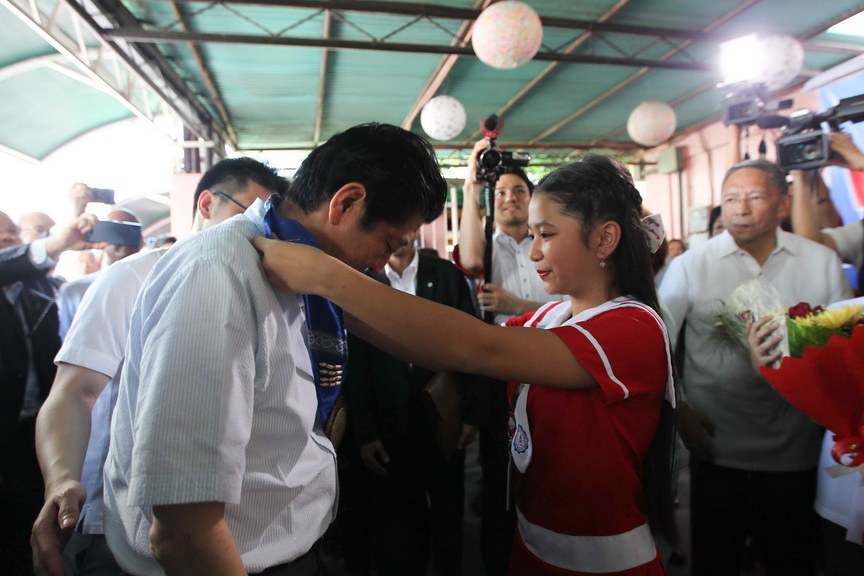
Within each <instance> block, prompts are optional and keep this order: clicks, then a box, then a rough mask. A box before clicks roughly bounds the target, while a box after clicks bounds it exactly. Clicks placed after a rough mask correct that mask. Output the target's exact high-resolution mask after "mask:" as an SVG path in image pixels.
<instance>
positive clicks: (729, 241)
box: [715, 226, 795, 258]
mask: <svg viewBox="0 0 864 576" xmlns="http://www.w3.org/2000/svg"><path fill="white" fill-rule="evenodd" d="M775 234H776V235H777V236H776V243H777V246H776V247H775V248H774V250H773V251H772V252H771V254H776V253H777V252H780V251H781V250H785V251H787V252H789V253H790V254H792V255H794V254H795V250H794V246H792V244H791V243H790V242H787V233H786V232H784V231H783V229H782V228H780V227H779V226H778V227H777V229H776V231H775ZM715 239H716V241H717V252H718V254H717V255H718V256H719V257H720V258H725V257H726V256H729V255H731V254H735V253H736V252H738V251H739V250H742V248H739V247H738V244H737V243H736V242H735V239H734V238H732V235H731V234H730V233H729V231H728V230H724V231H723V232H722V233H721V234H720V235H719V236H715Z"/></svg>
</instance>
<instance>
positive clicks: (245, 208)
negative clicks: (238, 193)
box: [210, 190, 249, 212]
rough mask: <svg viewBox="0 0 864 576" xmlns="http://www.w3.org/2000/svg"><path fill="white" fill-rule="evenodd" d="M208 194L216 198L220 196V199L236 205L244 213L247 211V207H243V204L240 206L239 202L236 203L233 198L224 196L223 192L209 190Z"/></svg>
mask: <svg viewBox="0 0 864 576" xmlns="http://www.w3.org/2000/svg"><path fill="white" fill-rule="evenodd" d="M210 192H212V193H213V194H215V195H216V196H221V197H223V198H225V199H226V200H229V201H231V202H233V203H234V204H236V205H237V206H239V207H240V208H242V209H243V211H244V212H245V211H246V210H248V209H249V207H248V206H244V205H243V204H241V203H240V202H238V201H237V200H235V199H234V198H232V197H231V196H229V195H228V194H225V193H224V192H220V191H219V190H210Z"/></svg>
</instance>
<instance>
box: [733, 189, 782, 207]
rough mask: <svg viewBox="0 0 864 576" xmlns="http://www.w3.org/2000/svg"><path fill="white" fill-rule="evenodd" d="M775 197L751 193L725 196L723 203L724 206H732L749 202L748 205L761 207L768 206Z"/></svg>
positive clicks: (762, 193)
mask: <svg viewBox="0 0 864 576" xmlns="http://www.w3.org/2000/svg"><path fill="white" fill-rule="evenodd" d="M773 197H774V194H769V193H767V192H751V193H750V194H744V195H741V196H737V195H732V194H729V195H728V196H724V197H723V199H722V201H723V205H724V206H732V205H733V204H737V203H739V202H747V204H749V205H751V206H761V205H763V204H766V203H767V202H768V201H769V200H770V199H771V198H773Z"/></svg>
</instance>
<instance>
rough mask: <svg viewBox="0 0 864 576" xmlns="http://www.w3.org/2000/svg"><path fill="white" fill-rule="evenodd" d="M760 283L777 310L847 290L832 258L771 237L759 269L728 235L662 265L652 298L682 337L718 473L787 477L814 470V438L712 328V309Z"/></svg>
mask: <svg viewBox="0 0 864 576" xmlns="http://www.w3.org/2000/svg"><path fill="white" fill-rule="evenodd" d="M752 278H763V279H764V280H766V281H768V282H770V283H771V284H773V285H774V287H775V288H777V291H778V292H779V293H780V299H781V302H782V304H783V305H784V306H793V305H795V304H797V303H798V302H808V303H810V304H812V305H813V306H816V305H823V304H829V303H831V302H835V301H837V300H843V299H845V298H849V297H850V296H851V295H852V289H851V288H850V287H849V282H848V280H847V279H846V275H845V274H844V273H843V269H842V267H841V265H840V259H839V258H838V257H837V255H836V254H835V253H834V252H833V251H831V250H829V249H827V248H825V247H824V246H822V245H821V244H817V243H815V242H811V241H809V240H805V239H804V238H801V237H799V236H795V235H794V234H789V233H788V232H783V231H782V230H780V229H779V228H778V229H777V247H776V248H775V249H774V251H773V252H772V253H771V255H770V256H769V257H768V259H767V260H766V262H765V264H764V265H763V266H761V267H760V266H759V263H758V262H756V260H755V259H754V258H753V257H752V256H751V255H750V254H749V253H747V252H745V251H744V250H742V249H740V248H739V247H738V245H737V244H736V243H735V240H734V239H733V238H732V236H731V235H730V234H729V232H728V231H726V232H723V233H722V234H720V235H718V236H716V237H714V238H712V239H711V240H709V241H707V242H705V243H704V244H701V245H700V246H698V247H696V248H693V249H691V250H688V251H687V252H685V253H684V254H682V255H681V256H679V257H678V258H675V259H674V260H673V261H672V262H671V263H670V264H669V270H668V272H666V276H665V278H664V279H663V284H662V285H661V286H660V291H659V295H660V297H661V298H662V299H663V301H664V302H665V303H666V305H667V306H668V308H669V312H670V313H671V316H672V318H673V319H674V321H675V325H676V326H681V325H682V324H683V322H684V320H686V321H687V329H686V331H685V333H684V344H685V350H686V353H685V361H684V373H683V375H682V383H683V384H684V389H685V392H686V396H687V399H688V401H689V403H690V404H691V405H692V406H693V407H694V408H695V409H696V410H698V411H700V412H702V413H703V414H705V415H706V416H707V417H708V418H709V419H710V420H711V421H712V422H713V423H714V426H715V428H716V432H715V436H714V438H713V439H712V442H713V444H714V446H715V448H716V450H717V461H716V463H717V464H718V465H720V466H727V467H730V468H738V469H744V470H760V471H766V472H769V471H770V472H791V471H800V470H806V469H808V468H812V467H814V466H816V462H817V459H818V456H819V446H820V443H821V440H822V435H821V430H820V429H819V427H818V426H817V425H816V424H814V423H813V422H812V421H811V420H810V418H808V417H807V416H805V415H804V414H803V413H801V412H800V411H798V410H797V409H796V408H794V407H793V406H792V405H791V404H789V403H788V402H786V401H785V400H784V399H783V397H782V396H781V395H780V394H779V393H778V392H777V391H776V390H774V388H772V387H771V385H770V384H768V382H767V381H765V379H763V378H762V377H761V376H759V374H758V373H757V372H756V371H755V370H754V369H753V367H752V366H751V364H750V359H749V356H748V355H747V354H745V353H744V352H743V351H742V350H740V349H739V348H738V347H737V346H736V345H735V344H732V343H731V342H729V340H728V339H726V338H724V337H722V336H721V335H720V334H719V331H718V329H717V327H716V323H717V320H716V316H715V315H716V313H717V311H718V308H719V305H720V301H721V300H723V299H724V298H727V297H728V296H729V295H730V294H731V293H732V291H733V290H734V289H735V288H736V287H738V286H739V285H741V284H742V283H744V282H746V281H747V280H750V279H752Z"/></svg>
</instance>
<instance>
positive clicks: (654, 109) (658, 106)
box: [627, 101, 678, 146]
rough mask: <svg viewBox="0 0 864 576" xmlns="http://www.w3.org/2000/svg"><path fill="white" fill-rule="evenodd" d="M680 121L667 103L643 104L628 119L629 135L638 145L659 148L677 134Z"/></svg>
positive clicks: (648, 102) (652, 102)
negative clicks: (659, 145) (676, 129)
mask: <svg viewBox="0 0 864 576" xmlns="http://www.w3.org/2000/svg"><path fill="white" fill-rule="evenodd" d="M677 125H678V119H677V117H676V116H675V110H673V109H672V107H671V106H669V105H668V104H666V103H665V102H654V101H647V102H642V103H641V104H639V106H637V107H636V108H634V109H633V112H631V113H630V117H629V118H628V119H627V133H628V134H629V135H630V138H631V139H632V140H633V141H634V142H636V143H637V144H642V145H643V146H657V145H658V144H662V143H663V142H665V141H666V140H668V139H669V137H670V136H672V134H674V133H675V127H676V126H677Z"/></svg>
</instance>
